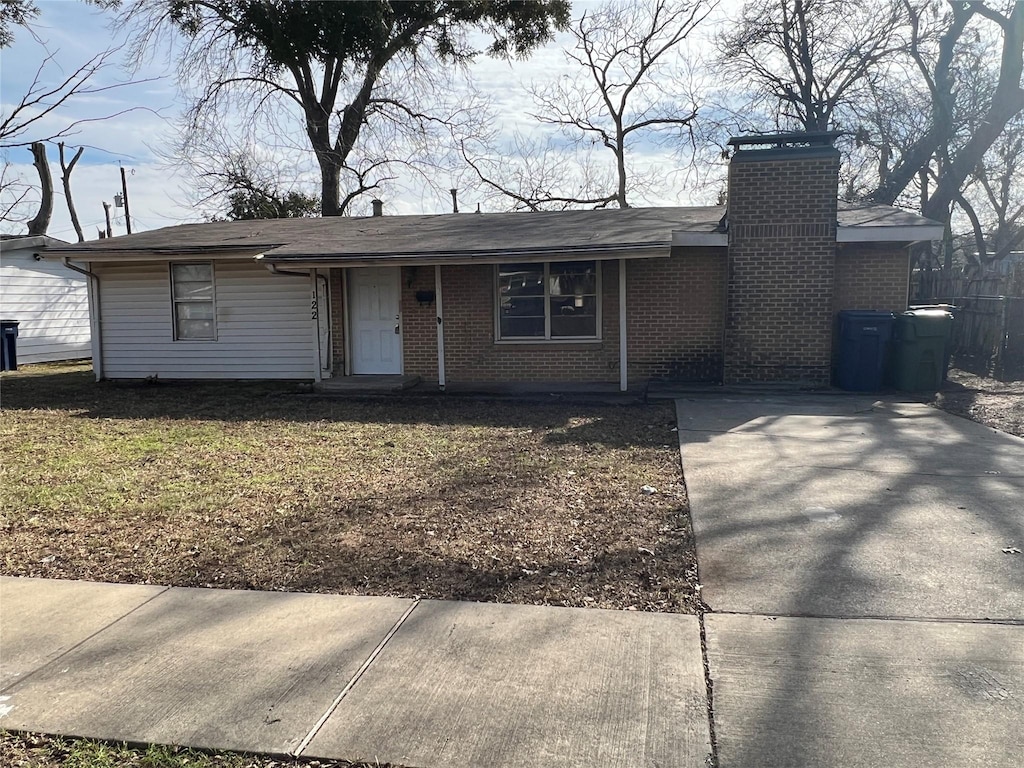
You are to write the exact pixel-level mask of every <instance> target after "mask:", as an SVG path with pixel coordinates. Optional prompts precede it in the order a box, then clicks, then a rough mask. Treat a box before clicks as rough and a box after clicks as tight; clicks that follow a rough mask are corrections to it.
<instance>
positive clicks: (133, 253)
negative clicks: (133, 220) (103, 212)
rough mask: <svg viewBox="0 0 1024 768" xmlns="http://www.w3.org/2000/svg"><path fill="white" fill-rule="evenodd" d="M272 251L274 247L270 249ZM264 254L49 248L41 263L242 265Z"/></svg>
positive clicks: (243, 250) (221, 250)
mask: <svg viewBox="0 0 1024 768" xmlns="http://www.w3.org/2000/svg"><path fill="white" fill-rule="evenodd" d="M269 247H270V248H273V247H275V246H269ZM265 250H267V247H260V248H255V247H253V246H246V247H245V248H227V249H225V248H161V249H152V248H146V249H141V248H140V249H138V250H135V249H130V248H119V249H117V250H116V251H100V250H91V249H86V248H74V249H72V248H61V249H57V248H48V249H46V250H45V251H42V252H40V254H39V255H40V256H42V257H43V258H44V259H53V260H58V261H59V260H60V259H63V258H64V257H67V258H69V259H71V260H72V261H79V262H89V263H99V264H102V263H104V262H123V263H125V264H127V263H130V262H140V261H142V262H146V261H181V260H188V259H193V260H198V259H201V260H204V261H210V260H214V261H245V260H247V259H252V258H255V257H256V256H259V255H260V254H261V253H263V252H264V251H265Z"/></svg>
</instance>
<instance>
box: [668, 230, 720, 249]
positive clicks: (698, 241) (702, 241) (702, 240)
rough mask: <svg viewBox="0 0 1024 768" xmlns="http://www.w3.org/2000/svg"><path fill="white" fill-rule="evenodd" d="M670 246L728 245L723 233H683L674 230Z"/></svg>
mask: <svg viewBox="0 0 1024 768" xmlns="http://www.w3.org/2000/svg"><path fill="white" fill-rule="evenodd" d="M672 245H688V246H700V245H704V246H720V247H725V246H727V245H729V235H727V234H726V233H725V232H685V231H679V230H676V231H674V232H673V233H672Z"/></svg>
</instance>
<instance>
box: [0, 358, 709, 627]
mask: <svg viewBox="0 0 1024 768" xmlns="http://www.w3.org/2000/svg"><path fill="white" fill-rule="evenodd" d="M0 398H2V407H3V413H2V416H0V572H2V573H4V574H8V575H18V576H44V577H50V578H68V579H94V580H101V581H117V582H139V583H157V584H172V585H178V586H214V587H227V588H245V589H269V590H294V591H308V592H341V593H357V594H371V595H400V596H406V597H407V596H412V595H420V596H423V597H432V598H444V599H460V600H483V601H497V602H517V603H537V604H548V605H570V606H595V607H604V608H633V609H637V610H647V611H676V612H688V611H693V610H695V609H696V607H697V598H696V595H695V592H694V586H695V584H696V566H695V557H694V550H693V542H692V536H691V531H690V525H689V518H688V514H687V507H686V496H685V490H684V488H683V485H682V480H681V472H680V466H679V453H678V450H677V447H676V446H677V443H676V433H675V432H674V431H672V429H673V427H674V425H675V417H674V412H673V409H672V407H671V403H666V404H659V405H648V406H591V405H573V404H570V403H563V402H558V403H551V404H548V403H544V404H540V405H536V404H524V403H517V402H508V401H479V400H470V399H463V398H457V397H450V396H449V397H442V396H438V397H428V398H418V399H386V400H362V401H356V400H340V399H327V398H321V397H314V396H310V395H308V394H302V393H301V392H300V390H299V389H298V387H296V385H291V384H254V383H213V384H173V383H160V384H149V385H144V384H139V385H132V386H127V385H116V384H107V383H104V384H95V383H94V382H93V381H92V375H91V372H90V371H89V368H88V366H83V365H49V366H30V367H27V368H25V369H24V370H23V371H19V372H16V373H10V374H4V376H3V380H2V383H0ZM643 486H651V487H653V488H654V489H656V490H655V492H654V493H644V492H643V490H642V487H643Z"/></svg>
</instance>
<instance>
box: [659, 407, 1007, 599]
mask: <svg viewBox="0 0 1024 768" xmlns="http://www.w3.org/2000/svg"><path fill="white" fill-rule="evenodd" d="M677 403H678V405H677V410H678V417H679V439H680V445H681V450H682V459H683V471H684V475H685V479H686V485H687V491H688V493H689V495H690V505H691V513H692V515H693V524H694V529H695V532H696V537H697V553H698V558H699V563H700V575H701V581H702V583H703V585H704V591H703V596H704V599H705V600H706V602H707V603H708V605H710V606H711V608H712V609H713V610H715V611H734V612H742V613H764V614H775V615H790V616H842V617H853V616H858V617H917V618H944V619H950V618H955V619H1021V618H1024V555H1020V554H1016V553H1013V552H1012V551H1013V548H1015V547H1016V548H1020V549H1024V440H1021V439H1020V438H1016V437H1013V436H1011V435H1007V434H1005V433H1002V432H998V431H995V430H992V429H989V428H986V427H984V426H982V425H980V424H976V423H974V422H971V421H967V420H965V419H961V418H958V417H956V416H951V415H949V414H946V413H944V412H942V411H939V410H936V409H934V408H931V407H929V406H926V405H923V404H919V403H901V402H886V401H878V400H876V399H874V398H869V397H854V396H847V397H844V396H827V397H826V396H823V397H807V396H802V397H716V398H692V399H687V400H679V401H677ZM1006 550H1010V551H1009V552H1007V551H1006Z"/></svg>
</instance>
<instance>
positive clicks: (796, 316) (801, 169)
mask: <svg viewBox="0 0 1024 768" xmlns="http://www.w3.org/2000/svg"><path fill="white" fill-rule="evenodd" d="M838 179H839V152H838V151H837V150H835V149H832V148H820V147H813V148H805V149H793V150H746V151H743V150H741V151H738V152H737V153H736V154H735V155H734V157H733V160H732V163H731V164H730V166H729V214H728V216H729V219H728V220H729V274H728V308H727V311H726V324H725V366H724V380H725V382H726V383H743V382H800V383H804V384H811V385H825V384H828V382H829V378H830V369H831V357H832V309H833V285H834V281H835V275H834V271H835V251H836V243H835V239H836V207H837V203H836V192H837V187H838Z"/></svg>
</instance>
